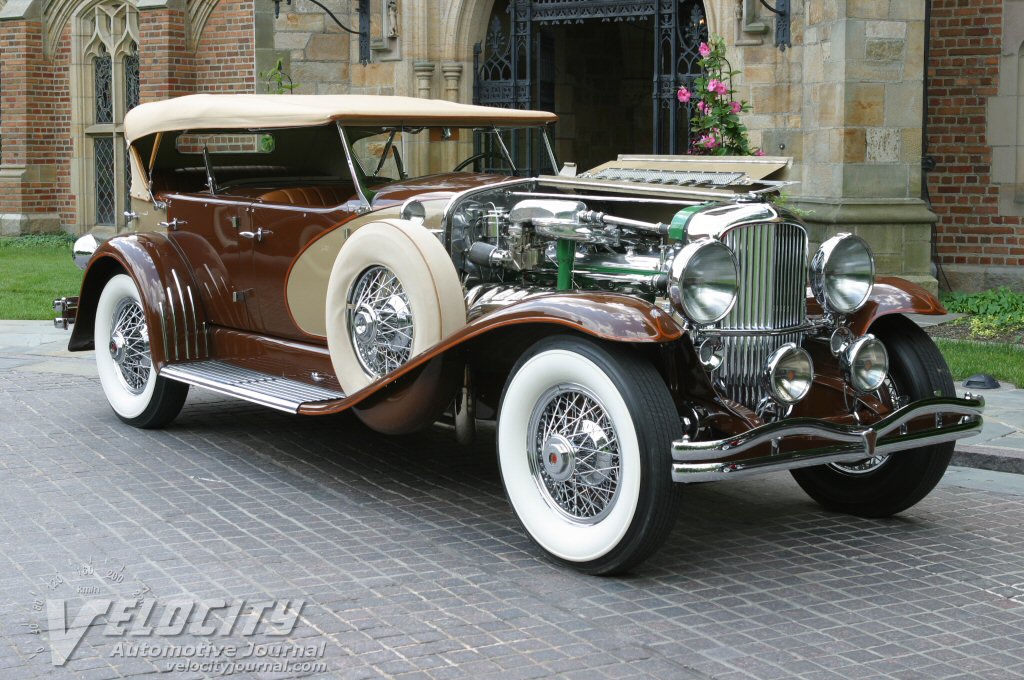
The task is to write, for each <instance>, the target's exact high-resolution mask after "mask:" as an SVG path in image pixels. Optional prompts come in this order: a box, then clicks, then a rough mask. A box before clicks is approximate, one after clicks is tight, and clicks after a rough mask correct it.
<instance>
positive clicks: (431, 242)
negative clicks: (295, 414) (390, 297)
mask: <svg viewBox="0 0 1024 680" xmlns="http://www.w3.org/2000/svg"><path fill="white" fill-rule="evenodd" d="M375 266H382V267H386V268H387V269H389V270H390V271H391V272H392V273H393V274H394V275H395V276H396V277H397V278H398V281H399V283H400V284H401V285H402V289H403V290H404V291H405V294H406V296H407V297H408V299H409V311H410V313H411V316H412V323H413V339H412V350H411V353H410V358H411V357H415V356H417V355H419V354H421V353H422V352H424V351H425V350H427V349H429V348H430V347H433V346H434V345H436V344H437V343H438V342H440V341H441V340H443V339H445V338H447V337H448V336H450V335H452V334H453V333H455V332H456V331H458V330H459V329H460V328H462V327H463V326H465V325H466V304H465V302H464V298H463V294H462V284H461V283H460V282H459V275H458V273H457V272H456V271H455V267H454V265H452V261H451V258H450V257H449V256H448V253H447V252H446V251H445V248H444V246H442V245H441V243H440V241H438V240H437V237H435V236H434V235H433V234H431V233H430V232H429V231H428V230H427V229H425V228H424V227H422V226H420V225H416V224H413V223H412V222H408V221H405V220H398V219H387V220H380V221H377V222H370V223H369V224H366V225H364V226H362V227H360V228H359V229H358V230H357V231H356V232H355V233H354V234H353V235H352V236H350V237H349V238H348V240H347V241H345V244H344V245H343V246H342V247H341V251H340V252H339V253H338V257H337V259H335V261H334V267H333V268H332V269H331V277H330V280H329V281H328V285H327V310H326V313H327V317H326V320H327V324H326V325H327V348H328V349H329V350H330V353H331V363H333V364H334V371H335V373H336V374H337V377H338V382H339V383H340V384H341V388H342V389H343V390H344V391H345V394H354V393H355V392H357V391H359V390H360V389H362V388H364V387H366V386H367V385H369V384H370V383H371V382H373V381H374V380H376V379H377V378H376V377H375V376H371V375H368V374H367V372H366V371H365V370H364V369H363V367H362V365H361V364H360V362H359V359H358V357H357V356H356V350H355V347H354V346H353V344H352V338H351V335H350V329H349V314H348V304H349V295H350V293H351V291H352V289H353V286H355V285H356V282H357V281H358V280H359V277H360V275H362V274H363V272H365V271H366V270H367V269H369V268H371V267H375Z"/></svg>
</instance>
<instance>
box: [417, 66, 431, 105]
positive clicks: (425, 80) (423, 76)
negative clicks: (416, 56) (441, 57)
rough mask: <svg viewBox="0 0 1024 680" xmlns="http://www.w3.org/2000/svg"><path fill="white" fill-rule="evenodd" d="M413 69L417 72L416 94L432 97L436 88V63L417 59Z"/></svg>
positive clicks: (424, 97) (425, 97)
mask: <svg viewBox="0 0 1024 680" xmlns="http://www.w3.org/2000/svg"><path fill="white" fill-rule="evenodd" d="M412 70H413V72H414V73H415V74H416V96H417V97H421V98H423V99H430V96H431V93H432V91H433V89H434V83H433V81H434V64H433V63H431V62H429V61H415V62H413V64H412Z"/></svg>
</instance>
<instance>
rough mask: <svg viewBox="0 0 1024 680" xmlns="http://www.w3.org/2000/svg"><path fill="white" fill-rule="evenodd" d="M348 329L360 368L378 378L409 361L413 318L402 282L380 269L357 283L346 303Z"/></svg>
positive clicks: (365, 275)
mask: <svg viewBox="0 0 1024 680" xmlns="http://www.w3.org/2000/svg"><path fill="white" fill-rule="evenodd" d="M348 315H349V317H348V327H349V337H350V338H351V340H352V347H353V348H354V349H355V353H356V357H357V358H358V360H359V364H360V365H361V366H362V367H363V370H364V371H366V373H367V374H368V375H370V376H371V377H373V378H380V377H382V376H385V375H387V374H388V373H391V372H392V371H394V370H395V369H397V368H398V367H399V366H401V365H402V364H404V363H405V362H407V361H408V360H409V358H410V357H411V355H412V347H413V334H414V326H413V317H412V308H411V306H410V304H409V296H408V295H407V294H406V292H405V290H404V289H403V288H402V283H401V281H399V280H398V277H397V276H395V274H394V273H393V272H392V271H391V270H390V269H388V268H387V267H383V266H380V265H376V266H373V267H370V268H369V269H367V270H366V271H364V272H363V273H362V274H361V275H360V276H359V278H358V279H357V280H356V283H355V285H354V286H353V287H352V291H351V293H350V295H349V300H348Z"/></svg>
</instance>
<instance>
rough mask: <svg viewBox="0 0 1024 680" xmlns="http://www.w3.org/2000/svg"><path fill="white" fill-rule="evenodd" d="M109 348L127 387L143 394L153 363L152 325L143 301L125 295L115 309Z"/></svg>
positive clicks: (135, 392) (133, 392) (132, 391)
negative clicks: (150, 338)
mask: <svg viewBox="0 0 1024 680" xmlns="http://www.w3.org/2000/svg"><path fill="white" fill-rule="evenodd" d="M108 350H109V351H110V358H111V359H113V361H114V365H115V366H117V369H118V371H119V372H120V377H121V380H122V381H124V386H125V388H126V389H127V390H128V391H129V392H131V393H132V394H141V393H142V391H143V390H145V389H146V383H147V381H148V380H149V373H150V368H151V366H152V362H151V361H150V358H149V357H150V355H149V329H148V328H147V326H146V316H145V314H144V313H143V310H142V305H140V304H139V303H138V302H137V301H136V300H135V299H134V298H132V297H125V298H122V299H121V300H120V301H119V302H118V303H117V307H116V308H115V309H114V315H113V324H112V326H111V329H110V338H109V340H108Z"/></svg>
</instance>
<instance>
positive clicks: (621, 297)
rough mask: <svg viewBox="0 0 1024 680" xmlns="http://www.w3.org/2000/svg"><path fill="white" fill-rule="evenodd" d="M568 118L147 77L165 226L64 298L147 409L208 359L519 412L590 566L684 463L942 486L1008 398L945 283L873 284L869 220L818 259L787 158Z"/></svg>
mask: <svg viewBox="0 0 1024 680" xmlns="http://www.w3.org/2000/svg"><path fill="white" fill-rule="evenodd" d="M555 120H556V118H555V116H554V115H552V114H549V113H544V112H538V111H516V110H508V109H494V108H484V107H476V106H466V105H459V104H452V103H447V102H441V101H430V100H422V99H408V98H402V97H370V96H297V95H290V96H258V95H194V96H189V97H182V98H179V99H173V100H168V101H164V102H156V103H151V104H143V105H141V106H139V107H138V108H136V109H134V110H133V111H131V112H130V113H129V114H128V116H127V117H126V119H125V136H126V138H127V140H128V142H129V152H130V164H131V169H132V176H133V181H132V198H133V212H130V213H128V215H129V217H130V218H131V219H132V220H133V221H134V222H135V226H136V227H137V230H136V231H135V233H130V234H126V235H123V236H119V237H117V238H114V239H112V240H110V241H109V242H106V243H104V244H102V245H100V246H99V247H98V248H95V247H90V246H89V240H90V237H87V238H86V239H85V241H83V242H82V244H81V245H80V246H78V247H77V248H76V251H78V256H79V257H81V258H84V259H87V260H88V265H87V270H86V273H85V279H84V282H83V284H82V289H81V293H80V296H79V297H77V298H64V299H62V300H59V301H57V302H56V303H55V304H56V307H57V309H58V310H59V311H60V312H61V314H62V315H61V317H60V318H58V319H57V323H58V324H59V325H63V326H64V327H67V325H68V324H71V323H74V322H75V320H76V319H77V323H76V324H75V325H74V332H73V334H72V336H71V341H70V349H72V350H89V349H94V348H95V349H96V363H97V367H98V369H99V376H100V382H101V385H102V387H103V391H104V394H105V395H106V397H107V399H108V401H109V402H110V405H111V406H112V407H113V410H114V412H115V413H116V414H117V415H118V417H120V418H121V419H122V420H123V421H125V422H126V423H128V424H130V425H134V426H137V427H145V428H153V427H160V426H163V425H166V424H167V423H168V422H170V421H171V420H172V419H173V418H174V417H175V416H176V415H177V414H178V412H179V410H180V409H181V407H182V404H183V402H184V401H185V396H186V393H187V391H188V388H189V386H190V385H194V386H197V387H201V388H205V389H210V390H214V391H216V392H220V393H222V394H227V395H231V396H233V397H237V398H239V399H244V400H248V401H251V402H255V403H258V404H263V405H265V406H268V407H271V408H275V409H279V410H282V411H287V412H289V413H294V414H298V415H300V416H317V415H323V414H330V413H337V412H340V411H344V410H348V409H352V410H353V411H354V412H355V413H356V414H357V415H358V417H359V418H360V419H361V420H362V421H363V422H364V423H365V424H366V425H367V426H369V427H371V428H373V429H375V430H378V431H380V432H384V433H406V432H412V431H415V430H417V429H418V428H423V427H426V426H429V425H430V424H432V423H434V422H436V421H437V420H438V419H439V418H445V417H447V418H450V422H453V423H454V431H455V436H456V438H457V439H458V440H459V441H460V442H467V441H469V440H471V439H472V438H473V437H474V436H475V428H476V425H477V423H478V421H479V420H496V423H497V424H496V431H497V449H498V458H499V463H500V470H501V476H502V481H503V482H504V485H505V489H506V491H507V494H508V498H509V501H510V503H511V506H512V508H513V510H514V511H515V513H516V515H517V517H518V518H519V520H520V521H521V523H522V525H523V527H524V528H525V530H526V532H527V533H528V534H529V536H530V537H531V538H532V539H533V540H534V541H535V542H536V544H537V545H538V546H539V547H540V548H541V549H542V550H543V551H544V552H545V553H546V554H547V555H549V556H550V557H552V558H553V559H555V560H557V561H559V562H561V563H564V564H569V565H572V566H574V567H576V568H578V569H581V570H583V571H587V572H591V573H613V572H619V571H623V570H625V569H628V568H630V567H632V566H634V565H636V564H638V563H639V562H640V561H641V560H643V559H645V558H646V557H647V556H649V555H650V554H651V553H652V552H653V551H654V550H655V549H657V547H658V546H659V545H660V544H661V543H662V541H663V540H664V538H665V537H666V535H667V534H668V532H669V531H670V529H671V527H672V525H673V522H674V520H675V516H676V505H675V501H676V498H677V496H678V494H677V493H676V486H675V483H684V484H685V483H688V482H704V481H713V480H720V479H732V478H738V477H742V476H744V475H747V474H751V473H760V472H768V471H773V470H784V469H786V470H792V474H793V475H794V476H795V477H796V480H797V481H798V482H799V484H800V485H801V486H802V487H803V488H804V489H805V490H806V491H807V492H808V493H809V494H810V495H811V496H812V497H813V498H814V499H815V500H817V501H819V502H820V503H821V504H823V505H824V506H825V507H828V508H832V509H835V510H839V511H844V512H848V513H853V514H856V515H861V516H867V517H881V516H887V515H891V514H893V513H897V512H900V511H902V510H905V509H907V508H909V507H910V506H912V505H914V504H915V503H917V502H918V501H919V500H921V499H922V498H923V497H924V496H925V495H926V494H927V493H928V492H929V491H930V490H931V489H932V488H933V487H934V486H935V484H936V483H937V482H938V480H939V478H940V477H941V475H942V473H943V471H944V470H945V468H946V466H947V464H948V462H949V460H950V456H951V454H952V451H953V445H954V440H956V439H958V438H962V437H966V436H969V435H971V434H973V433H976V432H978V431H979V429H980V427H981V415H980V413H981V409H982V407H983V404H984V402H983V400H982V399H981V398H980V397H974V396H972V395H970V394H968V395H966V397H965V398H962V399H961V398H956V396H955V393H954V388H953V382H952V380H951V377H950V374H949V370H948V368H947V367H946V364H945V363H944V362H943V359H942V356H941V355H940V354H939V352H938V351H937V350H936V348H935V346H934V345H933V344H932V342H931V341H930V339H929V338H928V337H927V336H926V335H925V334H924V333H922V332H921V331H920V330H919V329H918V328H917V326H915V325H914V324H913V323H911V322H910V321H909V320H908V319H907V318H906V317H905V316H903V313H906V312H916V313H923V314H936V313H941V312H942V311H943V309H942V307H941V305H940V304H939V302H938V301H937V300H936V299H935V298H934V297H933V296H932V295H930V294H929V293H927V292H926V291H924V290H923V289H921V288H919V287H917V286H915V285H913V284H911V283H909V282H906V281H902V280H899V279H879V280H878V281H876V280H875V268H874V260H873V257H872V255H871V253H870V251H869V249H868V247H867V245H866V244H865V242H864V241H863V240H862V239H860V238H858V237H857V236H853V235H850V234H839V235H837V236H834V237H832V238H829V239H828V240H826V241H825V242H824V243H823V244H822V245H821V246H820V247H819V248H817V250H816V252H815V253H814V255H813V257H809V252H808V247H809V246H808V243H809V239H808V234H807V231H806V229H805V227H804V226H803V225H802V224H801V223H800V220H799V219H798V218H797V217H796V216H794V215H792V214H789V213H788V212H787V211H786V210H784V209H782V208H780V207H778V206H777V205H776V204H775V203H773V201H772V200H771V198H772V196H773V195H775V194H777V193H778V188H779V183H777V182H774V181H771V179H770V177H771V176H772V175H771V173H772V172H773V171H775V170H777V169H778V168H779V167H780V166H781V165H783V164H784V163H785V161H784V160H782V161H780V160H779V159H735V158H733V159H729V158H726V159H714V160H710V159H706V158H705V159H699V158H698V159H695V158H690V157H656V156H621V157H620V158H618V159H617V160H615V161H612V162H609V163H606V164H604V165H602V166H600V167H598V168H595V169H593V170H591V171H589V172H586V173H582V174H577V173H576V172H575V171H574V170H573V168H572V167H571V166H569V165H566V166H565V167H563V168H561V169H558V166H557V164H556V160H555V158H554V153H553V150H552V146H551V143H550V141H549V137H548V128H549V127H550V126H551V125H552V124H553V123H554V122H555ZM471 166H472V167H471ZM467 170H478V172H468V171H467ZM531 170H533V171H534V174H535V175H536V176H528V175H529V174H530V171H531ZM93 250H94V251H95V252H92V251H93ZM90 256H91V257H90ZM83 266H84V264H83Z"/></svg>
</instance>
